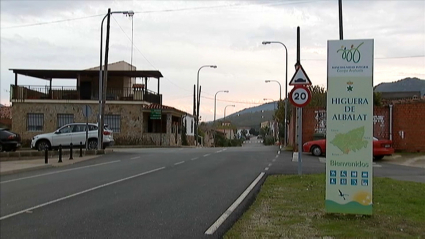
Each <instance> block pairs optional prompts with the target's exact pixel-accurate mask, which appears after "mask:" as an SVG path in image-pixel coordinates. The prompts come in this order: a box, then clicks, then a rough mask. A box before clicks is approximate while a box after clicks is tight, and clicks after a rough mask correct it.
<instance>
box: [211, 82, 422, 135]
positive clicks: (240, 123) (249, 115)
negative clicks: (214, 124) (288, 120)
mask: <svg viewBox="0 0 425 239" xmlns="http://www.w3.org/2000/svg"><path fill="white" fill-rule="evenodd" d="M374 91H375V92H400V91H421V95H424V94H425V80H423V79H419V78H415V77H414V78H410V77H408V78H404V79H401V80H398V81H395V82H390V83H380V84H378V85H376V86H375V87H374ZM275 107H277V101H275V102H269V103H265V104H262V105H258V106H254V107H250V108H246V109H243V110H240V111H238V112H236V113H233V114H230V115H228V116H226V120H229V121H231V122H232V124H234V125H235V126H237V127H251V128H255V129H259V128H260V124H261V122H264V121H267V120H272V119H273V115H274V111H275ZM218 120H223V118H221V119H218Z"/></svg>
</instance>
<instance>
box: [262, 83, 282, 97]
mask: <svg viewBox="0 0 425 239" xmlns="http://www.w3.org/2000/svg"><path fill="white" fill-rule="evenodd" d="M265 82H266V83H270V82H276V83H278V84H279V101H281V100H282V85H281V84H280V82H279V81H277V80H266V81H265Z"/></svg>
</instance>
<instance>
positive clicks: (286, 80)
mask: <svg viewBox="0 0 425 239" xmlns="http://www.w3.org/2000/svg"><path fill="white" fill-rule="evenodd" d="M272 43H277V44H281V45H282V46H283V47H285V51H286V60H285V61H286V77H285V142H284V146H286V143H287V141H288V132H287V125H286V119H287V115H288V48H286V45H285V44H283V43H282V42H280V41H263V42H262V44H263V45H267V44H272Z"/></svg>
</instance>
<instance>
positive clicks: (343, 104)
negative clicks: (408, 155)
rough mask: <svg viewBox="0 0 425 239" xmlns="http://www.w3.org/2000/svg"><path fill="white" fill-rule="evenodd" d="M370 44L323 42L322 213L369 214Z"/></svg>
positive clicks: (371, 79) (371, 94) (371, 116)
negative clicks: (325, 93)
mask: <svg viewBox="0 0 425 239" xmlns="http://www.w3.org/2000/svg"><path fill="white" fill-rule="evenodd" d="M373 45H374V42H373V39H368V40H335V41H328V96H327V130H326V151H327V152H326V202H325V205H326V212H328V213H350V214H367V215H371V214H372V169H373V168H372V159H373V155H372V154H373V153H372V151H373Z"/></svg>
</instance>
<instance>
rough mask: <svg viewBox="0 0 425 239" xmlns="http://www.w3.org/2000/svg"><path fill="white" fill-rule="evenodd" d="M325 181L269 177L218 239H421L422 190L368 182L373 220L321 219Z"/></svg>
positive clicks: (424, 228) (424, 231)
mask: <svg viewBox="0 0 425 239" xmlns="http://www.w3.org/2000/svg"><path fill="white" fill-rule="evenodd" d="M324 182H325V175H324V174H315V175H304V176H301V177H300V176H296V175H293V176H286V175H278V176H269V177H268V178H267V180H266V181H265V182H264V185H263V186H262V188H261V191H260V193H259V194H258V195H257V199H256V201H255V202H254V203H253V205H252V206H251V207H250V208H249V210H248V211H246V212H245V213H244V215H243V216H242V217H241V218H240V219H239V221H237V222H236V223H235V225H234V226H233V227H232V228H231V229H230V230H229V231H228V232H227V233H226V234H225V236H224V238H244V239H245V238H425V184H424V183H414V182H404V181H397V180H393V179H389V178H374V179H373V197H374V199H373V200H374V205H373V215H372V216H362V215H343V214H327V213H325V202H324V197H325V184H324Z"/></svg>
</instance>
